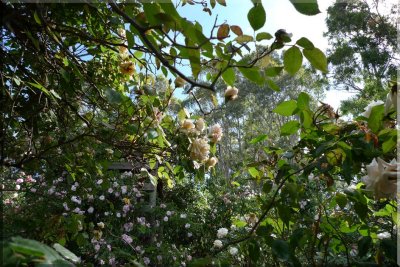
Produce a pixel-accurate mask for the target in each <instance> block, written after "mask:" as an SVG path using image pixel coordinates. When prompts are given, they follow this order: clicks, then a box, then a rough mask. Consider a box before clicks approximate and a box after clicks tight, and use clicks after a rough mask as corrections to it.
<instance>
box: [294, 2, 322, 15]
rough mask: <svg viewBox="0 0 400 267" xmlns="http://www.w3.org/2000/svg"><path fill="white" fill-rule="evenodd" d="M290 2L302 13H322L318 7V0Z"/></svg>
mask: <svg viewBox="0 0 400 267" xmlns="http://www.w3.org/2000/svg"><path fill="white" fill-rule="evenodd" d="M290 2H291V3H292V4H293V6H294V8H296V10H297V11H298V12H300V13H301V14H304V15H308V16H312V15H317V14H319V13H321V11H319V8H318V2H317V0H307V1H304V0H290Z"/></svg>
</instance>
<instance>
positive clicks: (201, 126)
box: [196, 118, 205, 132]
mask: <svg viewBox="0 0 400 267" xmlns="http://www.w3.org/2000/svg"><path fill="white" fill-rule="evenodd" d="M204 128H205V124H204V120H203V118H200V119H198V120H197V121H196V129H197V130H198V131H199V132H202V131H204Z"/></svg>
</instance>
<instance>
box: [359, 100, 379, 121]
mask: <svg viewBox="0 0 400 267" xmlns="http://www.w3.org/2000/svg"><path fill="white" fill-rule="evenodd" d="M383 104H384V103H383V101H382V100H378V101H372V102H371V103H369V104H368V106H366V107H365V109H364V112H363V113H361V115H362V116H364V117H366V118H369V116H370V115H371V111H372V108H373V107H375V106H379V105H383Z"/></svg>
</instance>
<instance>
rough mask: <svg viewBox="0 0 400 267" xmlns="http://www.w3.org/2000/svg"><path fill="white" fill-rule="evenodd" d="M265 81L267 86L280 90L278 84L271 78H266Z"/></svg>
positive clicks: (276, 90)
mask: <svg viewBox="0 0 400 267" xmlns="http://www.w3.org/2000/svg"><path fill="white" fill-rule="evenodd" d="M265 82H266V83H267V85H268V87H269V88H271V89H272V90H274V91H275V92H280V91H281V88H279V86H278V85H277V84H276V83H275V82H274V81H273V80H271V79H267V80H266V81H265Z"/></svg>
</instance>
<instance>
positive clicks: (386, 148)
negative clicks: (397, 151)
mask: <svg viewBox="0 0 400 267" xmlns="http://www.w3.org/2000/svg"><path fill="white" fill-rule="evenodd" d="M396 144H397V143H396V138H395V137H392V138H390V139H388V140H386V141H384V142H383V143H382V151H383V153H385V154H386V153H389V152H390V151H392V150H393V149H394V148H395V147H396Z"/></svg>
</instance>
